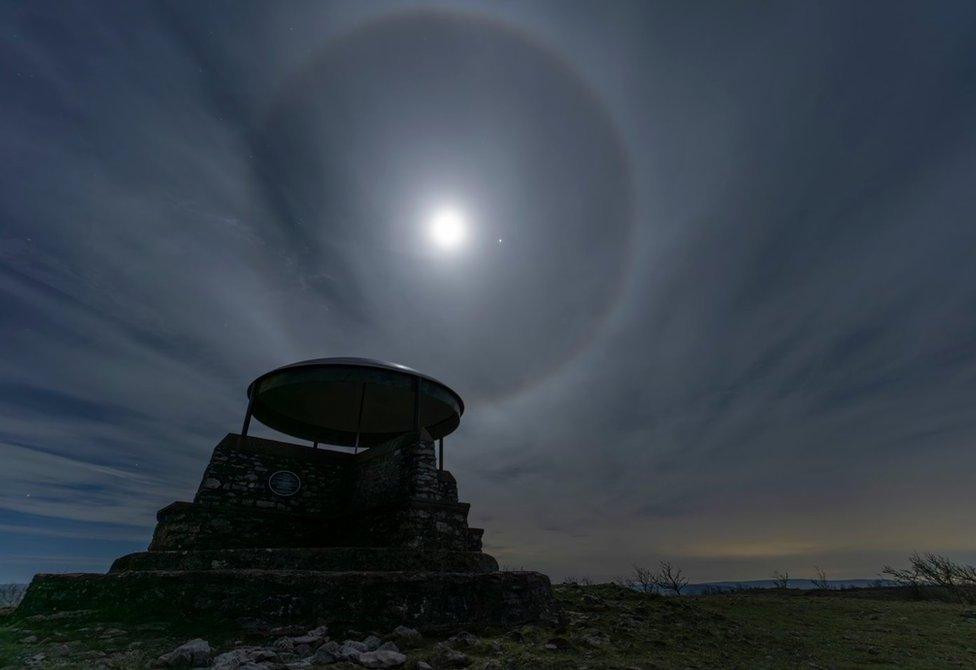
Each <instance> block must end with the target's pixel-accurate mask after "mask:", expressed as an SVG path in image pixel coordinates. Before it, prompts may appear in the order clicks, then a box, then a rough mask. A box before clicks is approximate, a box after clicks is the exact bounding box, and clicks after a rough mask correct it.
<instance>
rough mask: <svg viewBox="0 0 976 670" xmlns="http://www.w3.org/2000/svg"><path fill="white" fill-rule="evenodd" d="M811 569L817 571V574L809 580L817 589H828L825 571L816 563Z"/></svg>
mask: <svg viewBox="0 0 976 670" xmlns="http://www.w3.org/2000/svg"><path fill="white" fill-rule="evenodd" d="M813 569H814V570H815V571H816V572H817V576H816V577H814V578H813V579H811V580H810V581H811V582H813V585H814V586H815V587H816V588H818V589H824V590H826V589H829V588H830V582H828V581H827V573H826V572H824V570H823V568H821V567H820V566H817V565H815V566H813Z"/></svg>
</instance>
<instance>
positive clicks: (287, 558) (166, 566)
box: [109, 547, 498, 572]
mask: <svg viewBox="0 0 976 670" xmlns="http://www.w3.org/2000/svg"><path fill="white" fill-rule="evenodd" d="M239 569H257V570H320V571H332V572H337V571H377V572H397V571H404V570H417V571H426V572H495V571H497V570H498V563H497V562H496V561H495V559H494V558H492V557H491V556H489V555H488V554H483V553H481V552H480V551H438V550H425V549H409V548H403V547H317V548H266V549H212V550H199V551H195V550H187V551H142V552H138V553H134V554H128V555H127V556H122V557H121V558H118V559H116V561H115V562H114V563H113V564H112V568H111V570H109V572H123V571H130V570H239Z"/></svg>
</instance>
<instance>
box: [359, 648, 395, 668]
mask: <svg viewBox="0 0 976 670" xmlns="http://www.w3.org/2000/svg"><path fill="white" fill-rule="evenodd" d="M356 660H357V661H358V662H359V664H360V665H362V666H364V667H366V668H396V667H399V666H401V665H403V664H404V663H406V662H407V657H406V656H404V655H403V654H401V653H400V652H398V651H391V650H389V649H377V650H376V651H365V652H363V653H361V654H360V655H359V658H357V659H356Z"/></svg>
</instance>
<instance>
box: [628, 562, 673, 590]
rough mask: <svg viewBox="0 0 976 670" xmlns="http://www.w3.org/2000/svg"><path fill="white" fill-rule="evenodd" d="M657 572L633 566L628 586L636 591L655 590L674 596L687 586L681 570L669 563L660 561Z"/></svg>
mask: <svg viewBox="0 0 976 670" xmlns="http://www.w3.org/2000/svg"><path fill="white" fill-rule="evenodd" d="M658 566H659V567H658V569H657V570H651V569H650V568H645V567H642V566H639V565H635V566H634V574H633V576H632V577H631V578H630V579H629V580H628V582H627V583H628V586H630V587H631V588H633V589H636V590H638V591H644V592H652V591H656V590H662V591H673V592H674V594H675V595H676V596H680V595H681V592H682V591H683V590H684V588H685V587H686V586H688V580H687V579H685V576H684V573H683V572H682V571H681V568H676V567H675V566H673V565H671V562H670V561H661V562H660V563H659V564H658Z"/></svg>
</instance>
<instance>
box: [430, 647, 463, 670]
mask: <svg viewBox="0 0 976 670" xmlns="http://www.w3.org/2000/svg"><path fill="white" fill-rule="evenodd" d="M435 650H436V651H435V654H436V656H437V665H438V667H445V668H466V667H468V666H469V665H471V659H470V658H468V655H467V654H465V653H463V652H460V651H457V650H456V649H451V647H449V646H448V643H445V642H441V643H440V644H438V645H437V646H436V647H435Z"/></svg>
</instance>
